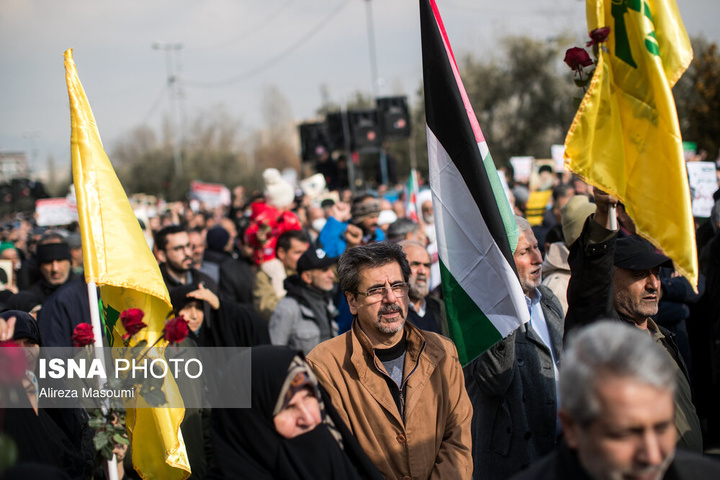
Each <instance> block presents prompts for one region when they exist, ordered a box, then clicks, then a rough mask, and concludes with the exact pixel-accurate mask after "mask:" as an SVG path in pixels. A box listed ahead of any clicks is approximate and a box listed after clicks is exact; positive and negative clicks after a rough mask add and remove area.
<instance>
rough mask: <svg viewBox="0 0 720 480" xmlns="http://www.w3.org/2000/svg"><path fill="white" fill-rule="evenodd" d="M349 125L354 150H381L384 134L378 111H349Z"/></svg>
mask: <svg viewBox="0 0 720 480" xmlns="http://www.w3.org/2000/svg"><path fill="white" fill-rule="evenodd" d="M348 123H349V124H350V138H351V140H352V149H353V150H360V149H363V148H380V146H381V145H382V132H381V131H380V125H379V124H378V112H377V110H349V111H348Z"/></svg>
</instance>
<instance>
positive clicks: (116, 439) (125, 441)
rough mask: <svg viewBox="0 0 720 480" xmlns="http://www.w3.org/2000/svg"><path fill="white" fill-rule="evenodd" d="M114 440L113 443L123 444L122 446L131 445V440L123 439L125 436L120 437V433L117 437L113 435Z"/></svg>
mask: <svg viewBox="0 0 720 480" xmlns="http://www.w3.org/2000/svg"><path fill="white" fill-rule="evenodd" d="M112 438H113V441H114V442H115V443H121V444H123V445H129V444H130V440H129V439H128V438H127V437H123V436H122V435H120V434H119V433H116V434H115V435H113V437H112Z"/></svg>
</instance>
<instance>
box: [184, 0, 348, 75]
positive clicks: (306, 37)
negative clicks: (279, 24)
mask: <svg viewBox="0 0 720 480" xmlns="http://www.w3.org/2000/svg"><path fill="white" fill-rule="evenodd" d="M349 3H350V0H345V2H343V3H341V4H339V5H338V6H336V7H335V8H334V9H332V10H331V11H330V13H328V15H326V16H325V17H324V18H323V19H322V20H320V22H318V23H317V24H316V25H314V26H313V27H312V28H311V29H310V30H309V31H308V32H307V33H306V34H305V35H304V36H303V37H301V38H300V40H298V41H297V42H295V43H294V44H292V45H291V46H290V47H289V48H287V49H286V50H284V51H282V52H280V53H279V54H278V55H276V56H275V57H273V58H271V59H269V60H268V61H266V62H264V63H261V64H260V65H258V66H257V67H255V68H254V69H252V70H249V71H247V72H245V73H241V74H240V75H237V76H235V77H231V78H229V79H227V80H221V81H218V82H185V85H187V86H189V87H196V88H212V87H223V86H227V85H232V84H233V83H238V82H242V81H243V80H247V79H248V78H250V77H253V76H254V75H257V74H258V73H260V72H262V71H263V70H266V69H268V68H270V67H272V66H273V65H275V64H277V63H278V62H279V61H280V60H282V59H284V58H285V57H287V56H288V55H290V54H291V53H292V52H294V51H295V50H297V49H298V48H300V47H301V46H303V45H304V44H305V43H306V42H307V41H308V40H310V39H311V38H312V37H314V36H315V35H316V34H317V33H318V32H319V31H320V30H321V29H322V27H324V26H325V25H326V24H327V23H328V22H329V21H330V20H332V19H333V18H334V17H335V16H336V15H337V14H339V13H340V12H341V11H342V9H343V8H345V6H346V5H347V4H349Z"/></svg>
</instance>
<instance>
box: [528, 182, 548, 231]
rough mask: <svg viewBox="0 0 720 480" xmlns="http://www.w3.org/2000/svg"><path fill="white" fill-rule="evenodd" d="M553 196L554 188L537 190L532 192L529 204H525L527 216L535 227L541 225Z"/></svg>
mask: <svg viewBox="0 0 720 480" xmlns="http://www.w3.org/2000/svg"><path fill="white" fill-rule="evenodd" d="M551 196H552V190H542V191H540V190H535V191H534V192H530V196H529V197H528V201H527V204H526V205H525V217H526V218H527V221H528V222H529V223H530V225H532V226H533V227H534V226H536V225H540V224H541V223H542V221H543V215H545V210H546V209H547V204H548V202H549V201H550V197H551Z"/></svg>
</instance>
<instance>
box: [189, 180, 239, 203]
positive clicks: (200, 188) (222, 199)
mask: <svg viewBox="0 0 720 480" xmlns="http://www.w3.org/2000/svg"><path fill="white" fill-rule="evenodd" d="M190 196H191V197H192V198H195V199H197V200H199V201H200V202H201V203H203V204H205V207H207V208H216V207H225V206H228V205H230V190H228V188H227V187H226V186H225V185H221V184H219V183H204V182H198V181H197V180H193V181H192V182H190Z"/></svg>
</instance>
